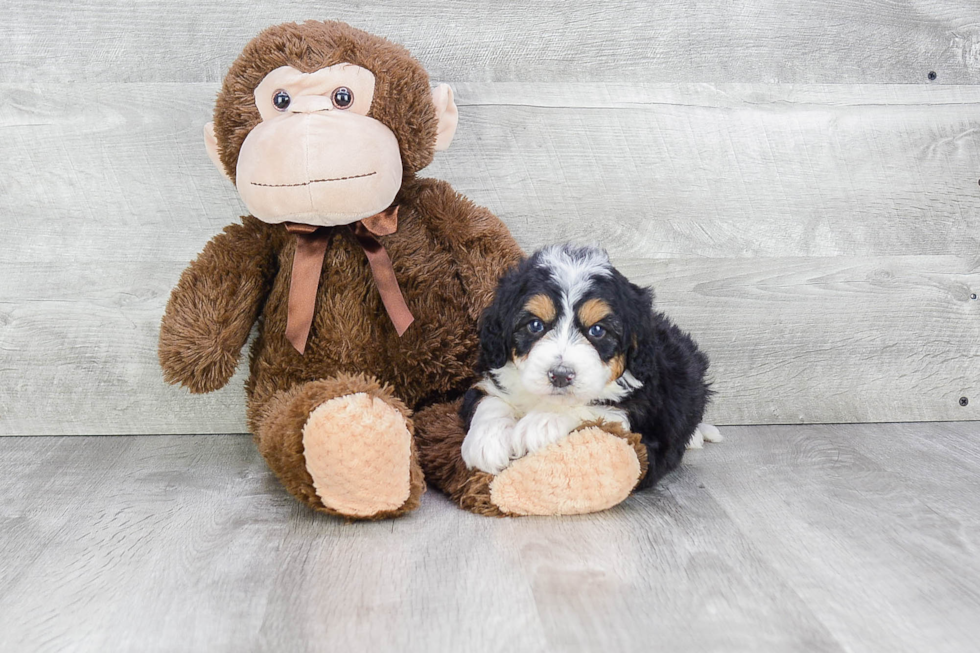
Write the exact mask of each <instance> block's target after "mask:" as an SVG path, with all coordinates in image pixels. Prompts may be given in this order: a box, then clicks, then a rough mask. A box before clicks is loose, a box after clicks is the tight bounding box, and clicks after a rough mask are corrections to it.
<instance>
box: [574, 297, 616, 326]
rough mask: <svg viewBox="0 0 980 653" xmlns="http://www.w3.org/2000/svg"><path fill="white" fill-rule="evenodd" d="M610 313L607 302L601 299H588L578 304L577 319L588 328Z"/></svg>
mask: <svg viewBox="0 0 980 653" xmlns="http://www.w3.org/2000/svg"><path fill="white" fill-rule="evenodd" d="M611 313H612V309H611V308H609V304H607V303H606V302H604V301H602V300H601V299H590V300H588V301H586V302H585V303H584V304H582V305H581V306H579V308H578V319H579V321H580V322H581V323H582V326H584V327H586V328H588V327H590V326H592V325H593V324H595V323H596V322H598V321H599V320H601V319H602V318H604V317H606V316H608V315H610V314H611Z"/></svg>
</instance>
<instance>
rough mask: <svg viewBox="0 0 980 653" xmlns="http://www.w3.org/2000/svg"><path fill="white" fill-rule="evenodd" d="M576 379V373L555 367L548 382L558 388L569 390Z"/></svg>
mask: <svg viewBox="0 0 980 653" xmlns="http://www.w3.org/2000/svg"><path fill="white" fill-rule="evenodd" d="M574 378H575V372H574V371H572V370H570V369H568V368H567V367H555V368H553V369H552V370H551V371H550V372H548V380H549V381H551V385H553V386H555V387H556V388H567V387H568V386H570V385H571V384H572V379H574Z"/></svg>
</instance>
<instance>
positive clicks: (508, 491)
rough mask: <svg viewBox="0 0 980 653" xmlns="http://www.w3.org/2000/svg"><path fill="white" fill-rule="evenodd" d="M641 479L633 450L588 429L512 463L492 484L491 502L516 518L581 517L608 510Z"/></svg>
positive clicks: (607, 435)
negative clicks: (531, 516)
mask: <svg viewBox="0 0 980 653" xmlns="http://www.w3.org/2000/svg"><path fill="white" fill-rule="evenodd" d="M639 478H640V462H639V460H638V459H637V457H636V452H635V451H634V450H633V447H632V446H630V444H629V443H628V442H627V441H626V440H624V439H623V438H618V437H616V436H614V435H610V434H609V433H606V432H605V431H603V430H602V429H599V428H594V427H591V428H586V429H582V430H581V431H576V432H574V433H572V434H570V435H569V436H568V437H566V438H563V439H561V440H559V441H558V442H555V443H554V444H550V445H548V446H547V447H545V448H544V449H541V450H540V451H537V452H535V453H533V454H531V455H529V456H526V457H524V458H521V459H519V460H515V461H514V462H513V463H511V464H510V466H509V467H508V468H507V469H505V470H504V471H502V472H501V473H500V474H499V475H497V477H496V478H494V479H493V481H492V482H491V484H490V500H491V501H492V502H493V503H494V504H495V505H496V506H497V507H499V508H500V509H501V510H503V511H504V512H508V513H511V514H516V515H580V514H584V513H588V512H598V511H600V510H605V509H607V508H611V507H613V506H615V505H616V504H618V503H620V502H621V501H623V499H625V498H626V497H627V496H629V493H630V492H631V491H632V490H633V488H634V487H635V486H636V483H637V481H638V480H639Z"/></svg>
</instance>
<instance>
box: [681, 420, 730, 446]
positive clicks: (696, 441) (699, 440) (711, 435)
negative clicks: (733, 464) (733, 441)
mask: <svg viewBox="0 0 980 653" xmlns="http://www.w3.org/2000/svg"><path fill="white" fill-rule="evenodd" d="M724 439H725V438H724V437H722V435H721V431H719V430H718V427H717V426H712V425H711V424H706V423H701V424H698V427H697V428H696V429H694V433H693V434H691V439H690V440H689V441H688V443H687V448H688V449H703V448H704V443H705V442H721V441H722V440H724Z"/></svg>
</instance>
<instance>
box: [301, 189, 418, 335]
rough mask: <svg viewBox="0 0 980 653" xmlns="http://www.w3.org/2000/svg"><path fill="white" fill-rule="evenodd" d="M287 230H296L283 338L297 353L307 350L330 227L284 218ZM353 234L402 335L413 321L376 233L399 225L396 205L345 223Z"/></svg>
mask: <svg viewBox="0 0 980 653" xmlns="http://www.w3.org/2000/svg"><path fill="white" fill-rule="evenodd" d="M285 224H286V230H287V231H289V233H292V234H296V255H295V256H294V257H293V276H292V280H291V281H290V284H289V306H288V309H287V311H288V312H287V316H286V339H287V340H289V342H290V343H291V344H292V345H293V347H295V348H296V351H298V352H299V353H300V354H302V353H303V352H304V351H305V350H306V339H307V337H308V336H309V335H310V327H311V326H312V324H313V309H314V306H315V304H316V291H317V287H319V285H320V272H321V271H322V269H323V257H324V256H325V255H326V253H327V245H329V244H330V235H331V232H332V230H333V228H332V227H318V226H316V225H312V224H299V223H296V222H287V223H285ZM348 226H349V227H350V228H351V231H353V232H354V237H355V238H356V239H357V242H358V243H359V244H360V245H361V247H362V248H363V249H364V254H365V255H366V256H367V259H368V263H369V264H370V265H371V273H372V275H373V276H374V283H375V285H376V286H377V287H378V292H380V293H381V301H382V302H383V303H384V305H385V310H386V311H388V317H390V318H391V322H392V324H394V325H395V331H397V332H398V335H399V336H401V335H402V334H403V333H405V330H406V329H407V328H408V327H409V326H410V325H411V324H412V322H414V321H415V318H414V317H413V316H412V312H411V311H409V310H408V305H407V304H406V303H405V298H404V297H403V296H402V291H401V288H399V287H398V279H396V278H395V269H394V268H393V267H392V265H391V259H390V258H389V257H388V252H386V251H385V248H384V246H383V245H382V244H381V243H380V242H379V241H378V239H377V236H387V235H389V234H393V233H395V230H396V229H397V228H398V207H397V206H390V207H388V208H387V209H385V210H384V211H382V212H381V213H376V214H374V215H372V216H370V217H368V218H364V219H363V220H361V221H359V222H356V223H354V224H353V225H348Z"/></svg>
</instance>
